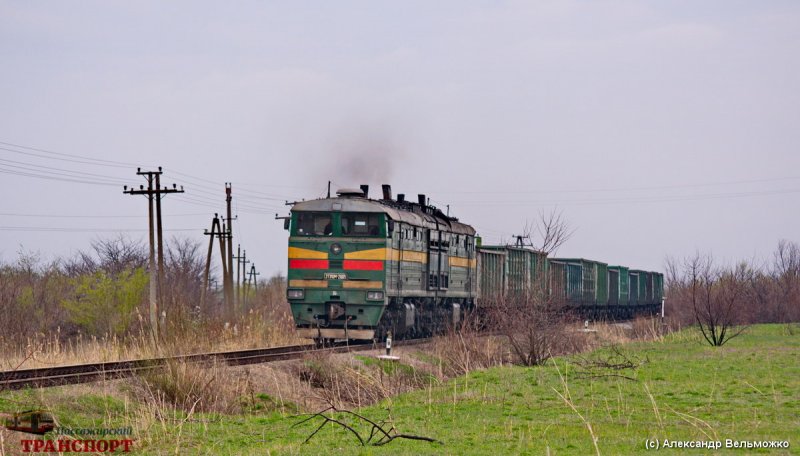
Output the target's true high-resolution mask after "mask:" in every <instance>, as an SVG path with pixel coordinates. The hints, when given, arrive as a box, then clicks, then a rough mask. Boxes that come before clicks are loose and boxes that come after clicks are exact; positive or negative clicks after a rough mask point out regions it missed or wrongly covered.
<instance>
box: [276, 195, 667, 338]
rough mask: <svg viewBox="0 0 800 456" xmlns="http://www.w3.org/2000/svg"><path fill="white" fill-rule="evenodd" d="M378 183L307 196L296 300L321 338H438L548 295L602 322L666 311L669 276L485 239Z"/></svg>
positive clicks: (295, 221) (308, 333)
mask: <svg viewBox="0 0 800 456" xmlns="http://www.w3.org/2000/svg"><path fill="white" fill-rule="evenodd" d="M382 190H383V195H382V198H380V199H370V198H369V187H368V186H366V185H362V186H361V188H359V189H342V190H339V191H338V192H337V194H336V196H335V197H330V196H329V197H327V198H321V199H316V200H309V201H302V202H296V203H294V204H293V205H292V208H291V215H290V217H288V218H287V220H286V224H285V227H286V228H287V229H288V230H289V233H290V234H289V250H288V277H287V280H288V284H287V285H288V287H287V298H288V301H289V305H290V307H291V311H292V315H293V317H294V320H295V324H296V326H297V331H298V333H299V335H300V336H301V337H306V338H311V339H315V340H317V341H324V340H334V339H361V340H370V339H378V340H380V339H382V338H383V337H385V335H386V334H387V333H388V332H389V331H391V333H392V334H393V335H394V336H395V337H413V336H423V335H429V334H434V333H437V332H439V331H441V330H442V329H443V328H444V327H445V326H447V325H453V324H457V323H458V322H459V321H460V320H461V319H462V317H463V314H464V313H465V312H466V311H470V310H472V309H474V308H480V306H482V305H491V303H492V302H495V300H496V299H498V298H503V297H509V296H516V297H519V296H523V297H525V296H531V294H532V293H537V294H539V295H540V296H543V295H546V296H548V297H553V298H556V299H559V300H561V301H563V302H564V303H565V305H568V306H571V307H572V308H574V309H576V310H578V311H579V312H581V313H584V314H589V315H592V316H595V317H599V316H606V317H616V316H623V317H624V316H631V315H634V314H637V313H642V312H656V311H657V309H658V308H659V306H660V304H661V297H662V295H663V276H661V274H659V273H655V272H648V271H639V270H628V268H625V267H622V266H608V265H607V264H606V263H600V262H596V261H590V260H584V259H555V258H554V259H549V258H547V256H546V255H545V254H543V253H541V252H537V251H535V250H532V249H529V248H524V247H513V246H482V245H481V243H480V238H479V237H477V236H476V232H475V229H473V228H472V227H471V226H469V225H467V224H464V223H461V222H460V221H459V220H458V219H457V218H455V217H451V216H449V215H446V214H444V213H443V212H442V211H441V210H439V209H437V208H436V207H434V206H431V205H430V204H428V202H427V200H426V197H425V195H418V197H417V201H409V200H406V198H405V195H403V194H398V195H397V198H396V199H395V198H393V197H392V192H391V187H390V186H388V185H384V186H383V187H382Z"/></svg>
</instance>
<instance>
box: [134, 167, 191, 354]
mask: <svg viewBox="0 0 800 456" xmlns="http://www.w3.org/2000/svg"><path fill="white" fill-rule="evenodd" d="M162 173H163V172H162V170H161V167H160V166H159V167H158V171H142V169H141V168H137V169H136V174H137V175H139V176H144V177H145V179H146V180H147V188H146V189H145V188H144V185H140V186H139V189H138V190H135V189H134V188H133V187H131V189H130V190H128V186H127V185H126V186H124V187H123V191H122V192H123V193H125V194H128V195H145V196H147V200H148V213H147V214H148V223H149V232H150V261H149V268H150V309H149V320H150V331H151V335H152V338H153V342H154V343H157V342H158V339H159V328H158V306H159V302H161V281H162V280H163V274H164V257H163V251H164V242H163V237H162V223H161V197H162V195H165V194H168V193H183V187H182V186H181V188H180V190H178V188H177V185H175V184H172V188H171V189H169V188H167V187H164V188H163V189H162V188H161V174H162ZM154 200H155V203H156V218H157V220H153V201H154ZM154 222H156V224H157V230H158V268H157V269H156V252H155V250H156V240H155V234H156V233H155V232H154V231H155V229H154V226H153V225H154Z"/></svg>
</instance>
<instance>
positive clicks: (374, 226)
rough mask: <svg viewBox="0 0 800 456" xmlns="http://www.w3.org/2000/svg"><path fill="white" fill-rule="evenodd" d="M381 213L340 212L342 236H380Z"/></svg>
mask: <svg viewBox="0 0 800 456" xmlns="http://www.w3.org/2000/svg"><path fill="white" fill-rule="evenodd" d="M383 224H384V223H383V214H368V213H367V214H359V213H346V214H342V236H365V237H370V236H382V234H381V226H382V225H383Z"/></svg>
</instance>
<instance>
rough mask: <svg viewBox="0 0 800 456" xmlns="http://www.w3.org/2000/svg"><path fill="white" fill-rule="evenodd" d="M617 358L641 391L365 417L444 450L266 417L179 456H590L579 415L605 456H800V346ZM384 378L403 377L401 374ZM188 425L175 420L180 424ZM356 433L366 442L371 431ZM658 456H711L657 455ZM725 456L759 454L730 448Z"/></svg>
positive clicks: (516, 384) (411, 408)
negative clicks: (744, 443)
mask: <svg viewBox="0 0 800 456" xmlns="http://www.w3.org/2000/svg"><path fill="white" fill-rule="evenodd" d="M621 351H622V353H623V354H625V355H626V356H628V357H629V358H630V359H634V360H638V361H642V362H643V364H642V365H641V366H640V367H639V368H638V369H635V370H625V371H606V373H621V374H624V375H626V376H630V377H633V378H634V379H635V380H628V379H624V378H621V377H595V378H578V373H579V371H580V368H579V366H578V364H577V362H578V358H577V357H563V358H558V359H556V360H553V361H551V362H549V363H548V364H547V365H545V366H539V367H531V368H523V367H502V368H493V369H489V370H486V371H479V372H473V373H471V374H470V375H467V376H464V377H459V378H456V379H453V380H451V381H448V382H445V383H443V384H436V383H431V385H432V386H431V387H429V388H427V389H424V390H420V391H415V392H412V393H408V394H403V395H400V396H398V397H395V398H392V399H390V400H386V401H384V402H383V403H381V404H377V405H375V406H372V407H368V408H364V409H362V410H360V411H359V412H360V413H361V414H363V415H365V416H368V417H370V418H373V419H376V420H382V419H385V418H387V417H388V415H387V414H388V412H387V409H389V410H391V418H392V422H393V423H394V426H395V427H396V428H397V429H398V430H399V431H400V432H403V433H410V434H418V435H424V436H429V437H433V438H436V439H438V440H441V441H442V442H443V443H441V444H438V443H435V444H431V443H427V442H416V441H409V440H397V441H394V442H392V443H390V444H388V445H387V446H384V447H361V446H359V444H358V442H357V441H356V439H355V438H354V437H353V436H352V435H351V434H349V433H348V432H347V431H344V430H343V429H341V428H334V427H326V428H325V429H323V430H322V431H320V432H319V433H318V434H317V435H316V436H315V437H314V438H313V439H312V440H311V442H310V443H308V444H303V443H302V442H303V440H304V439H305V438H306V437H307V436H308V435H309V434H310V433H311V432H313V430H314V429H315V427H316V426H315V425H314V423H306V424H305V425H302V426H298V427H292V425H293V424H294V423H297V422H298V421H299V420H300V419H299V418H297V417H294V416H292V415H290V414H288V413H287V412H286V411H285V410H284V411H275V410H274V409H273V408H272V407H264V408H263V409H260V408H254V409H253V410H251V411H250V413H249V414H247V415H236V416H226V415H223V416H219V415H214V416H205V415H196V416H194V417H193V418H195V419H196V420H194V421H189V422H186V423H184V424H183V425H182V434H181V438H180V454H222V455H227V454H237V455H238V454H242V455H244V454H309V455H310V454H333V453H336V454H340V453H343V454H492V455H499V454H546V453H547V451H548V450H549V451H550V454H578V455H589V454H594V453H595V448H594V445H593V443H592V438H591V436H590V433H589V430H588V428H587V425H586V423H585V422H584V421H583V420H582V419H581V417H580V416H579V415H578V413H580V415H581V416H582V417H583V418H584V419H585V420H586V421H587V422H588V423H589V424H590V425H591V429H592V431H593V432H594V434H595V435H596V437H597V447H598V448H599V450H600V452H601V453H602V454H639V453H644V452H645V451H646V450H645V446H644V445H645V441H646V440H647V439H658V440H660V441H663V440H664V439H670V440H698V439H699V440H722V441H723V444H724V440H725V439H728V438H730V439H734V440H780V441H783V440H788V441H789V442H790V445H791V447H790V449H789V450H761V452H763V453H765V454H767V453H768V454H800V334H797V333H795V334H794V335H791V334H789V333H788V332H786V331H785V327H784V326H780V325H762V326H755V327H752V328H750V329H749V330H748V332H747V333H746V334H744V335H742V336H740V337H738V338H736V339H733V340H732V341H731V342H729V343H728V344H727V345H725V346H724V347H721V348H713V347H709V346H708V345H706V344H704V343H701V341H700V340H699V338H698V336H697V334H695V333H694V332H691V331H685V332H682V333H677V334H672V335H670V336H667V337H666V338H665V340H664V341H662V342H648V343H632V344H629V345H625V346H622V347H621ZM609 354H610V351H609V350H608V349H604V350H600V351H597V352H594V353H592V354H588V355H583V357H584V358H588V359H604V358H606V357H607V356H608V355H609ZM361 359H362V360H363V361H364V362H365V363H373V362H377V361H375V360H372V359H369V358H361ZM382 367H384V366H382ZM408 367H410V366H408ZM386 368H387V369H394V370H395V372H400V373H403V371H404V370H405V369H406V368H405V367H400V368H397V367H393V368H388V367H386ZM599 372H601V373H602V371H599ZM595 373H597V371H596V372H595ZM559 393H561V394H562V395H564V396H565V397H567V398H569V399H570V400H571V403H572V404H573V405H574V407H575V409H576V410H573V409H572V408H571V407H570V406H569V405H568V404H567V403H566V402H565V400H564V399H562V398H561V397H560V396H559ZM25 394H33V393H31V392H28V393H25V392H22V393H13V394H10V393H5V394H3V395H2V396H0V405H2V406H3V407H6V406H8V405H10V404H11V403H10V402H9V401H10V400H18V399H20V398H21V397H24V395H25ZM262 399H264V402H266V403H268V402H270V400H271V398H269V397H268V396H263V397H262ZM61 404H62V405H59V406H58V409H57V410H56V412H57V413H58V414H59V415H58V416H59V417H61V416H62V415H63V414H64V413H66V409H68V408H69V409H74V413H73V416H72V420H73V421H76V420H77V421H78V422H80V423H81V424H83V425H86V423H87V422H95V423H96V425H97V426H100V425H103V426H109V425H112V424H114V423H116V422H118V423H121V424H123V423H125V422H126V418H125V414H126V413H132V412H130V411H129V409H128V408H126V407H123V406H122V404H121V403H119V401H118V400H106V399H103V398H102V397H99V398H98V397H96V396H92V397H89V398H85V397H81V398H78V399H75V400H73V401H66V400H65V401H63V402H62V403H61ZM265 405H266V404H265ZM4 411H5V410H4ZM576 411H577V413H576ZM184 416H185V415H182V414H175V416H174V418H175V421H176V422H180V421H181V418H182V417H184ZM74 424H77V423H74ZM357 429H358V430H360V431H362V433H363V434H368V433H369V432H368V431H369V429H368V428H366V427H359V428H357ZM137 431H138V432H140V433H142V435H143V436H146V438H145V439H143V440H141V439H140V443H139V444H138V446H137V450H138V452H139V453H140V454H175V452H176V451H175V449H176V445H177V444H176V440H177V439H176V435H177V432H176V431H175V429H174V428H167V430H166V431H165V430H164V429H163V428H162V427H161V425H160V424H158V425H152V426H151V427H150V428H148V429H137ZM143 444H144V445H146V446H145V447H143V446H142V445H143ZM658 453H659V454H707V453H712V452H711V451H708V450H686V449H673V450H663V449H662V450H661V451H659V452H658ZM718 453H720V454H728V453H732V454H752V453H758V451H755V450H725V449H724V448H723V449H722V450H719V451H718Z"/></svg>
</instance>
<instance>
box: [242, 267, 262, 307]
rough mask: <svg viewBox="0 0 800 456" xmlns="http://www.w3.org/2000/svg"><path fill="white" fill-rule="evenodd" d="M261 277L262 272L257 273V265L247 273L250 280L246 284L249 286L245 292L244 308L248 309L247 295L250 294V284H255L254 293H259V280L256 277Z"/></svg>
mask: <svg viewBox="0 0 800 456" xmlns="http://www.w3.org/2000/svg"><path fill="white" fill-rule="evenodd" d="M259 275H261V273H260V272H256V265H255V263H253V264H252V265H251V266H250V272H249V273H247V277H248V278H247V281H246V282H245V283H246V284H247V286H246V287H245V290H244V307H247V293H248V291H249V288H250V286H249V284H250V282H252V283H253V292H254V293H258V279H257V278H256V276H259Z"/></svg>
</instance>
